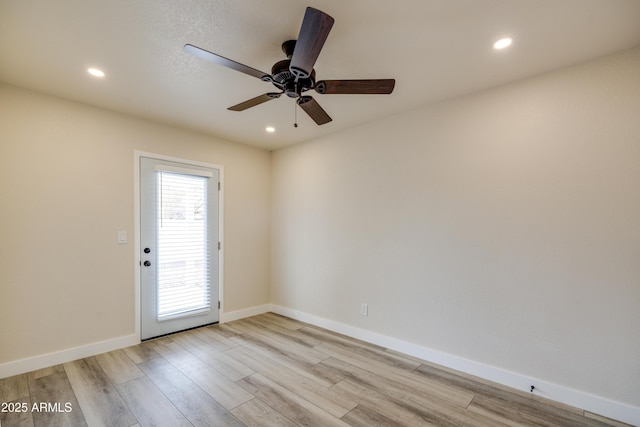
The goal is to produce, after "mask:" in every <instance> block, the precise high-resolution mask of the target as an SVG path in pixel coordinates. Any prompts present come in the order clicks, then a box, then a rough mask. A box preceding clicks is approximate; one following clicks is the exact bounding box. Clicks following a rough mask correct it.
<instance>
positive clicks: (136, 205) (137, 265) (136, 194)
mask: <svg viewBox="0 0 640 427" xmlns="http://www.w3.org/2000/svg"><path fill="white" fill-rule="evenodd" d="M141 157H148V158H151V159H156V160H163V161H168V162H176V163H184V164H188V165H194V166H200V167H205V168H210V169H216V170H217V171H218V174H219V175H218V176H219V182H220V191H219V192H218V240H219V241H220V250H218V295H217V297H218V299H217V301H220V308H219V309H218V313H219V315H218V318H219V319H220V318H221V317H222V316H221V313H222V310H223V307H224V301H223V299H222V296H223V295H224V292H223V289H224V283H223V278H224V226H223V224H224V167H223V166H222V165H218V164H214V163H206V162H200V161H197V160H189V159H184V158H180V157H174V156H167V155H164V154H158V153H150V152H146V151H139V150H135V151H134V152H133V182H134V188H133V199H134V200H133V235H134V247H133V256H134V271H135V281H134V284H135V289H134V295H135V298H134V299H135V301H134V310H135V311H134V313H135V320H134V334H135V336H136V337H138V339H140V337H141V335H140V334H141V326H142V318H141V312H142V310H141V308H140V304H141V303H142V301H141V282H140V273H141V262H142V259H141V258H140V229H141V228H140V227H141V225H140V158H141ZM213 298H215V295H212V299H213Z"/></svg>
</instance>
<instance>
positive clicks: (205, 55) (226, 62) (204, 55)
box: [183, 44, 271, 81]
mask: <svg viewBox="0 0 640 427" xmlns="http://www.w3.org/2000/svg"><path fill="white" fill-rule="evenodd" d="M183 50H184V51H185V52H187V53H190V54H191V55H194V56H197V57H198V58H201V59H205V60H207V61H211V62H215V63H216V64H218V65H222V66H223V67H227V68H231V69H232V70H236V71H240V72H241V73H245V74H248V75H250V76H253V77H257V78H259V79H261V80H266V81H270V80H271V76H270V75H269V74H268V73H265V72H263V71H260V70H256V69H255V68H251V67H249V66H247V65H244V64H241V63H239V62H236V61H232V60H231V59H228V58H225V57H224V56H220V55H217V54H215V53H212V52H209V51H208V50H204V49H201V48H199V47H197V46H194V45H191V44H186V45H184V48H183Z"/></svg>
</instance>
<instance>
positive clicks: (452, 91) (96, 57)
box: [0, 0, 640, 149]
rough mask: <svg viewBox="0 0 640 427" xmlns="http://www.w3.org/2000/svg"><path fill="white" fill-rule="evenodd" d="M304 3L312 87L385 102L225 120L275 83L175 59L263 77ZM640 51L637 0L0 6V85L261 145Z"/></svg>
mask: <svg viewBox="0 0 640 427" xmlns="http://www.w3.org/2000/svg"><path fill="white" fill-rule="evenodd" d="M307 6H312V7H315V8H317V9H320V10H322V11H324V12H325V13H328V14H329V15H331V16H332V17H333V18H334V19H335V24H334V26H333V29H332V31H331V33H330V34H329V37H328V39H327V42H326V44H325V46H324V49H323V51H322V53H321V54H320V57H319V58H318V61H317V63H316V66H315V69H316V73H317V79H318V80H330V79H364V78H395V79H396V88H395V91H394V93H393V94H391V95H319V94H316V93H315V92H313V96H314V97H315V98H316V99H317V100H318V102H319V103H320V104H321V105H322V107H324V109H325V110H326V111H327V112H328V113H329V114H330V115H331V116H332V117H333V122H331V123H329V124H326V125H323V126H317V125H316V124H315V123H314V122H313V121H312V120H311V119H310V118H309V117H307V116H306V115H305V114H304V112H302V111H301V110H299V111H298V123H299V127H298V128H294V127H293V122H294V101H293V100H292V99H289V98H286V97H284V96H283V97H281V98H279V99H277V100H274V101H270V102H268V103H265V104H262V105H259V106H256V107H253V108H251V109H249V110H246V111H244V112H234V111H228V110H227V107H229V106H231V105H234V104H237V103H239V102H242V101H244V100H247V99H249V98H252V97H254V96H257V95H260V94H263V93H265V92H271V91H273V90H274V88H273V86H272V85H271V84H269V83H265V82H262V81H260V80H258V79H256V78H253V77H250V76H248V75H245V74H242V73H239V72H236V71H233V70H230V69H227V68H224V67H221V66H219V65H216V64H213V63H210V62H206V61H203V60H201V59H198V58H195V57H193V56H191V55H188V54H186V53H184V52H183V51H182V47H183V45H184V44H185V43H191V44H194V45H196V46H199V47H202V48H204V49H207V50H209V51H211V52H215V53H217V54H219V55H222V56H226V57H228V58H231V59H233V60H235V61H237V62H241V63H243V64H246V65H249V66H251V67H253V68H257V69H259V70H263V71H267V72H270V70H271V66H272V64H273V63H275V62H276V61H279V60H281V59H284V55H283V54H282V52H281V50H280V45H281V44H282V42H283V41H285V40H288V39H295V38H296V36H297V33H298V30H299V28H300V24H301V22H302V17H303V15H304V10H305V8H306V7H307ZM504 35H509V36H512V37H513V38H514V39H515V42H514V44H513V46H512V47H511V48H509V49H507V50H505V51H500V52H497V51H494V50H493V49H492V47H491V45H492V43H493V41H495V40H496V39H497V38H499V37H501V36H504ZM638 45H640V1H638V0H402V1H388V0H385V1H382V0H349V1H344V0H317V1H313V0H309V1H307V2H301V1H298V0H184V1H176V0H55V1H51V0H0V82H5V83H9V84H12V85H16V86H21V87H25V88H28V89H33V90H36V91H41V92H44V93H48V94H53V95H57V96H60V97H63V98H67V99H71V100H75V101H80V102H83V103H86V104H91V105H96V106H99V107H104V108H108V109H111V110H115V111H120V112H123V113H126V114H132V115H135V116H140V117H144V118H149V119H152V120H156V121H162V122H166V123H170V124H173V125H177V126H180V127H185V128H190V129H194V130H197V131H201V132H204V133H207V134H210V135H214V136H217V137H220V138H224V139H226V140H230V141H235V142H240V143H244V144H250V145H255V146H258V147H263V148H267V149H275V148H279V147H284V146H287V145H291V144H295V143H298V142H301V141H305V140H308V139H312V138H315V137H318V136H321V135H325V134H328V133H331V132H335V131H337V130H340V129H345V128H348V127H351V126H356V125H358V124H360V123H365V122H369V121H373V120H377V119H380V118H382V117H385V116H389V115H394V114H399V113H402V112H405V111H409V110H411V109H413V108H416V107H418V106H421V105H425V104H430V103H433V102H435V101H438V100H442V99H446V98H451V97H455V96H459V95H462V94H465V93H469V92H473V91H478V90H482V89H485V88H488V87H492V86H496V85H500V84H504V83H507V82H511V81H514V80H518V79H521V78H524V77H528V76H532V75H535V74H539V73H542V72H545V71H549V70H552V69H556V68H560V67H564V66H567V65H570V64H573V63H576V62H579V61H583V60H586V59H590V58H594V57H598V56H601V55H605V54H607V53H611V52H615V51H618V50H622V49H627V48H631V47H635V46H638ZM89 66H95V67H99V68H102V69H103V70H104V71H105V72H106V73H107V77H106V78H105V79H102V80H97V79H95V78H93V77H91V76H89V75H88V74H87V73H86V68H87V67H89ZM267 125H271V126H274V127H275V128H276V129H277V131H276V132H275V133H273V134H267V133H266V132H265V131H264V128H265V127H266V126H267Z"/></svg>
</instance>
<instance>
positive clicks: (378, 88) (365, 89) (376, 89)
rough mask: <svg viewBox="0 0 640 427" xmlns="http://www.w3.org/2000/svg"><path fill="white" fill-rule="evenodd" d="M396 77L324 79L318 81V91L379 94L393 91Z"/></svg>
mask: <svg viewBox="0 0 640 427" xmlns="http://www.w3.org/2000/svg"><path fill="white" fill-rule="evenodd" d="M395 85H396V81H395V80H394V79H378V80H323V81H319V82H317V83H316V87H315V89H316V92H318V93H321V94H373V95H375V94H378V95H386V94H390V93H391V92H393V88H394V86H395Z"/></svg>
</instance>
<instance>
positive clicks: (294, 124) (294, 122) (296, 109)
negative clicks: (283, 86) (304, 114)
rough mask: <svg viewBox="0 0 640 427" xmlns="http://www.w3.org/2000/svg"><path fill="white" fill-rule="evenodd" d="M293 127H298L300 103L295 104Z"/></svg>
mask: <svg viewBox="0 0 640 427" xmlns="http://www.w3.org/2000/svg"><path fill="white" fill-rule="evenodd" d="M293 127H294V128H297V127H298V102H297V100H296V102H294V103H293Z"/></svg>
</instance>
